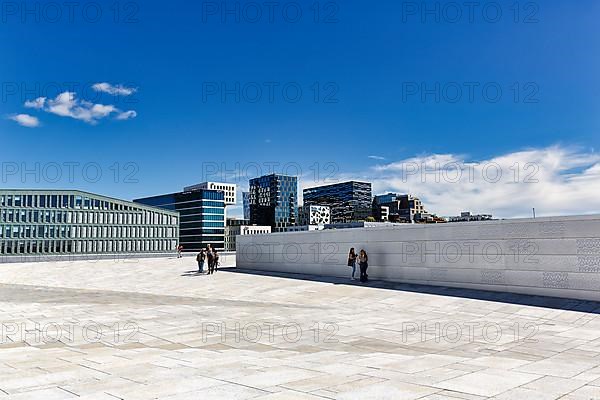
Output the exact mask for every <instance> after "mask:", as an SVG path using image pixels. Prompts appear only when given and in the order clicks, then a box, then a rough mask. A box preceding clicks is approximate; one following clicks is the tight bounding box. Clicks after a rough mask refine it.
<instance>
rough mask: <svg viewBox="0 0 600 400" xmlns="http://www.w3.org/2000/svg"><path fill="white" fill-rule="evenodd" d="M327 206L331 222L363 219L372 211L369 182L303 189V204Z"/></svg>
mask: <svg viewBox="0 0 600 400" xmlns="http://www.w3.org/2000/svg"><path fill="white" fill-rule="evenodd" d="M311 205H318V206H328V207H329V208H330V209H331V222H333V223H346V222H354V221H364V220H366V219H367V218H368V217H370V216H371V213H372V197H371V184H370V183H367V182H356V181H351V182H344V183H337V184H334V185H327V186H319V187H314V188H309V189H304V206H311Z"/></svg>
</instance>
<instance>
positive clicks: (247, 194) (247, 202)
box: [242, 192, 250, 220]
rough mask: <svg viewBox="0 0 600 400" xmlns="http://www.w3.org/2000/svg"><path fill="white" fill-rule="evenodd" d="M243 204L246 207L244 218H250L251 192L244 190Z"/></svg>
mask: <svg viewBox="0 0 600 400" xmlns="http://www.w3.org/2000/svg"><path fill="white" fill-rule="evenodd" d="M242 204H243V207H244V219H247V220H250V192H242Z"/></svg>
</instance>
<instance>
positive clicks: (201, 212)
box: [134, 189, 225, 252]
mask: <svg viewBox="0 0 600 400" xmlns="http://www.w3.org/2000/svg"><path fill="white" fill-rule="evenodd" d="M134 201H135V202H137V203H141V204H147V205H150V206H154V207H160V208H163V209H166V210H172V211H178V212H179V215H180V224H179V242H180V244H181V245H182V246H183V251H185V252H197V251H200V249H202V248H205V247H206V246H207V245H209V244H210V245H211V246H212V247H213V248H216V249H223V248H224V247H225V193H224V192H223V191H221V190H205V189H195V190H193V191H184V192H179V193H171V194H164V195H159V196H153V197H146V198H142V199H137V200H134Z"/></svg>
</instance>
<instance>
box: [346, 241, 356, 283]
mask: <svg viewBox="0 0 600 400" xmlns="http://www.w3.org/2000/svg"><path fill="white" fill-rule="evenodd" d="M356 258H357V256H356V253H355V252H354V247H353V248H351V249H350V253H349V254H348V266H349V267H352V277H351V278H350V279H352V280H353V281H355V280H356V278H355V277H354V276H355V274H356Z"/></svg>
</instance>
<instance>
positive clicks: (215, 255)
mask: <svg viewBox="0 0 600 400" xmlns="http://www.w3.org/2000/svg"><path fill="white" fill-rule="evenodd" d="M213 264H214V272H217V270H218V269H219V253H218V252H217V250H216V249H215V251H213Z"/></svg>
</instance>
